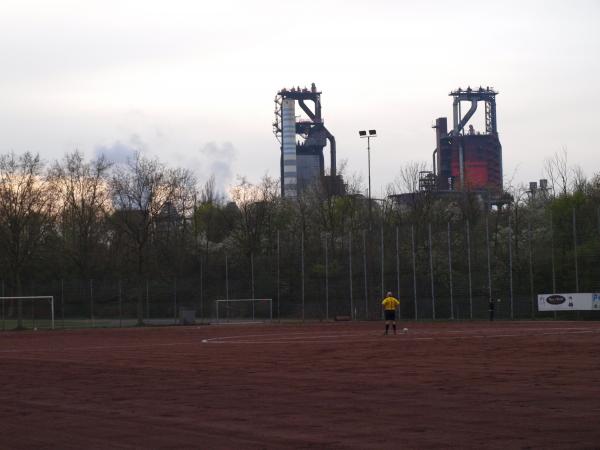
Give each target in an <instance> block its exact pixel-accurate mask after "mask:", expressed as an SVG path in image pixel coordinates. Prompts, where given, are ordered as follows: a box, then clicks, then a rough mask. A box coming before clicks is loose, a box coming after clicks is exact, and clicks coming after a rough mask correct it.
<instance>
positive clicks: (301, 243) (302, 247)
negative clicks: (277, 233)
mask: <svg viewBox="0 0 600 450" xmlns="http://www.w3.org/2000/svg"><path fill="white" fill-rule="evenodd" d="M300 263H301V267H302V322H304V319H305V311H304V306H305V305H304V230H302V236H301V242H300Z"/></svg>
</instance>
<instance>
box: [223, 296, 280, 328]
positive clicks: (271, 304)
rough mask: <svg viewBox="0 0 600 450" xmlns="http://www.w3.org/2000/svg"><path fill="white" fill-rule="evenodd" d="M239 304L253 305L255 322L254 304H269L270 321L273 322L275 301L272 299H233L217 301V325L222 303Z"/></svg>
mask: <svg viewBox="0 0 600 450" xmlns="http://www.w3.org/2000/svg"><path fill="white" fill-rule="evenodd" d="M239 302H246V303H252V306H253V308H252V320H255V311H254V304H255V303H256V302H269V320H271V321H272V320H273V299H272V298H232V299H218V300H215V306H216V307H215V309H216V316H217V323H218V322H219V304H220V303H239Z"/></svg>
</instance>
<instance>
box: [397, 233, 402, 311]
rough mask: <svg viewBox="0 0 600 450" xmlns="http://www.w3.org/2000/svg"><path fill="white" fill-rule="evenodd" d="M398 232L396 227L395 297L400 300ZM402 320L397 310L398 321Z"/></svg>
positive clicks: (400, 309)
mask: <svg viewBox="0 0 600 450" xmlns="http://www.w3.org/2000/svg"><path fill="white" fill-rule="evenodd" d="M398 233H399V230H398V227H396V296H397V297H398V298H400V243H399V235H398ZM401 318H402V308H399V309H398V319H401Z"/></svg>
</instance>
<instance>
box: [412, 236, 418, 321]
mask: <svg viewBox="0 0 600 450" xmlns="http://www.w3.org/2000/svg"><path fill="white" fill-rule="evenodd" d="M410 236H411V242H412V266H413V296H414V301H415V320H417V318H418V310H417V256H416V252H415V226H414V225H411V226H410Z"/></svg>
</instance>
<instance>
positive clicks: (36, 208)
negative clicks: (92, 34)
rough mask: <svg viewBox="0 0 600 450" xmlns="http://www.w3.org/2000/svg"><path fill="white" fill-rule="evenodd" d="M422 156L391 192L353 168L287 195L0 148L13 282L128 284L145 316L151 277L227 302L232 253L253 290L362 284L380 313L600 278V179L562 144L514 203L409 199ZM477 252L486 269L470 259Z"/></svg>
mask: <svg viewBox="0 0 600 450" xmlns="http://www.w3.org/2000/svg"><path fill="white" fill-rule="evenodd" d="M421 166H422V163H409V164H406V165H404V166H403V167H401V168H400V169H399V174H400V175H399V177H398V179H397V180H396V182H395V183H393V184H392V185H390V186H389V187H388V195H386V197H385V198H382V199H373V201H371V202H369V201H368V200H367V199H366V198H365V197H364V195H362V192H363V191H364V189H363V186H362V182H361V180H360V179H359V178H358V177H356V176H353V177H352V176H347V177H346V178H347V193H346V195H344V196H339V197H337V196H333V197H332V196H329V195H327V192H326V190H325V188H324V187H323V186H321V185H320V184H318V183H317V184H315V185H314V186H313V187H312V188H310V189H308V190H307V191H306V192H305V193H304V194H303V195H301V196H299V197H298V198H297V199H293V200H284V199H282V198H281V196H280V186H279V182H278V180H275V179H273V178H271V177H269V176H264V177H263V179H262V180H261V181H260V182H259V183H250V182H249V181H247V180H246V179H244V178H240V179H238V181H237V182H236V183H235V184H234V185H233V186H232V187H231V189H230V192H229V193H228V194H227V195H225V194H224V193H221V192H218V191H217V189H216V184H215V180H214V177H211V178H210V179H208V180H198V179H197V178H196V176H195V174H194V173H192V172H191V171H190V170H189V169H185V168H177V167H170V166H168V165H167V164H165V163H163V162H161V161H160V160H159V159H156V158H151V157H148V156H146V155H144V154H142V153H135V154H134V155H133V156H132V157H131V158H130V159H129V160H128V161H127V163H125V164H114V163H113V162H111V161H109V160H107V159H106V158H104V157H102V156H101V157H98V158H96V159H91V160H88V159H86V158H85V157H84V156H83V155H82V154H81V153H80V152H78V151H74V152H72V153H69V154H66V155H65V156H64V157H63V158H62V159H60V160H57V161H54V162H52V163H45V162H44V161H42V159H41V158H40V156H39V155H35V154H32V153H23V154H14V153H9V154H4V155H0V270H1V271H2V274H3V277H2V278H3V279H4V280H5V282H6V284H7V289H8V291H9V292H11V295H16V296H18V295H23V293H24V286H25V285H26V284H27V283H29V282H30V281H31V280H55V279H107V278H112V279H127V280H132V282H133V283H134V284H135V283H137V285H138V286H139V289H140V292H139V293H138V294H137V295H135V298H136V299H137V300H136V301H137V317H138V320H139V322H140V323H141V322H142V321H143V300H142V299H143V295H142V292H141V290H142V289H143V288H142V280H147V279H158V280H161V279H164V280H168V279H172V278H174V277H189V278H194V277H199V276H201V277H202V283H203V287H202V289H204V295H205V296H206V297H207V298H211V297H217V296H218V295H222V290H223V288H222V286H223V277H224V276H226V275H224V268H223V260H224V257H227V258H228V261H230V264H231V265H232V268H233V269H235V270H237V273H238V274H240V273H243V276H240V277H239V278H240V279H243V281H240V283H242V284H244V287H243V289H246V288H247V291H246V292H247V295H248V296H250V295H252V297H254V296H255V295H263V296H268V297H270V298H274V297H277V299H278V300H281V301H282V302H285V301H286V299H287V300H288V303H294V304H297V303H299V302H300V296H302V301H303V302H304V299H305V298H306V299H309V300H308V301H316V302H317V313H316V314H317V315H323V308H322V307H321V306H322V304H323V299H324V298H326V299H327V301H329V298H331V299H332V301H333V302H335V301H337V302H338V303H343V304H344V305H345V304H346V303H347V301H348V295H350V296H352V295H354V296H356V297H357V298H358V296H359V294H358V293H359V292H361V294H360V295H364V297H365V299H366V305H365V307H364V315H365V317H368V316H369V306H368V302H369V299H371V298H378V297H379V296H381V295H382V294H383V293H384V292H383V291H385V290H388V289H389V290H400V291H402V293H403V295H405V296H406V297H407V298H410V297H411V296H414V297H415V309H416V308H417V295H418V296H419V298H423V297H432V298H435V296H436V295H437V296H438V297H444V298H446V297H448V295H449V294H448V292H450V293H451V294H450V295H452V292H453V293H454V295H456V296H462V297H463V298H466V297H467V296H470V297H473V296H475V297H478V296H480V297H482V298H483V297H488V296H489V295H502V296H505V297H506V296H507V295H513V294H514V295H523V296H525V297H528V296H531V295H532V294H533V291H535V292H538V291H541V290H544V289H545V290H551V289H553V290H555V291H556V290H561V289H563V290H575V289H579V290H584V289H588V290H589V289H595V290H597V289H600V286H597V282H596V280H599V279H600V277H598V275H599V273H598V269H597V268H596V267H598V266H600V264H596V262H600V260H598V259H599V257H600V239H599V236H600V175H594V176H593V177H591V178H590V179H587V178H586V177H585V176H584V175H583V172H582V171H581V170H580V169H576V168H571V167H569V166H568V164H567V155H566V152H562V153H557V154H556V155H554V157H553V158H550V159H548V160H547V161H546V167H545V173H546V174H547V177H548V180H549V184H548V189H546V190H544V191H539V190H538V191H532V190H531V189H529V188H528V187H527V186H515V187H513V186H509V188H508V191H509V193H510V196H511V198H512V201H510V202H508V203H507V204H505V205H503V206H502V207H499V208H491V207H490V205H488V204H485V200H484V199H482V197H481V196H478V195H477V194H476V193H468V192H467V193H464V194H462V195H459V196H452V197H448V198H444V197H441V198H440V197H438V196H435V195H432V194H428V193H420V194H416V195H413V196H412V197H411V196H409V197H407V198H405V200H404V201H403V202H402V203H398V202H397V201H396V200H395V198H396V199H397V197H394V194H398V193H402V192H413V191H414V189H415V187H416V186H418V180H417V177H418V172H419V171H420V168H421ZM467 232H468V233H469V234H467ZM484 237H485V239H484ZM484 241H485V242H484ZM467 251H468V252H472V254H471V253H469V254H467V253H466V252H467ZM452 252H454V255H452ZM486 253H487V254H486ZM400 255H401V256H400ZM448 256H450V257H451V258H452V256H454V258H455V259H454V261H450V264H451V265H450V266H449V265H448V263H449V260H448ZM324 257H326V258H327V259H326V260H325V259H324ZM353 258H354V259H353ZM411 258H412V264H411ZM471 258H472V261H471V263H470V264H469V265H473V266H477V267H473V268H471V267H467V264H468V263H469V261H468V259H471ZM578 258H579V259H581V263H580V265H579V266H578V267H576V265H577V262H578V261H579V259H578ZM486 259H487V260H488V261H487V262H488V264H489V265H490V270H489V271H488V274H487V275H488V277H486V276H485V273H484V272H485V270H483V267H484V265H485V262H486ZM532 259H533V261H532ZM477 262H479V263H477ZM533 262H535V267H533ZM452 264H453V265H452ZM550 266H552V267H550ZM472 269H473V272H474V273H473V274H471V270H472ZM225 270H227V267H225ZM477 271H479V272H480V273H479V275H477V273H476V272H477ZM574 271H576V272H577V273H574ZM467 272H468V278H469V281H468V282H467V280H466V277H467ZM300 275H301V276H302V278H301V279H300ZM471 275H473V278H474V279H473V280H472V279H471V278H472V276H471ZM478 276H479V278H477V277H478ZM486 278H489V280H487V279H486ZM250 279H251V281H250V282H247V281H248V280H250ZM574 280H575V281H574ZM353 283H355V286H354V289H355V290H354V291H353V292H352V284H353ZM509 283H510V286H509V285H508V284H509ZM458 284H460V286H458ZM348 285H350V286H348ZM467 285H469V288H468V289H467V288H466V286H467ZM332 286H333V288H332ZM532 286H533V288H532ZM395 288H397V289H395ZM240 289H241V288H240ZM255 289H256V290H257V291H260V292H255ZM330 289H333V290H335V291H336V292H335V293H330ZM348 289H350V292H347V291H348ZM509 289H510V294H507V292H508V290H509ZM492 290H493V294H490V292H492ZM342 291H343V292H342ZM467 291H468V292H467ZM315 299H317V300H315ZM19 308H20V306H19ZM344 308H345V306H344V307H340V308H338V309H339V310H340V311H343V310H344ZM284 309H285V308H284ZM373 311H374V312H375V313H376V307H374V306H373ZM291 312H292V309H290V313H291ZM414 313H415V315H416V311H414ZM20 316H21V311H20V310H19V317H20Z"/></svg>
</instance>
